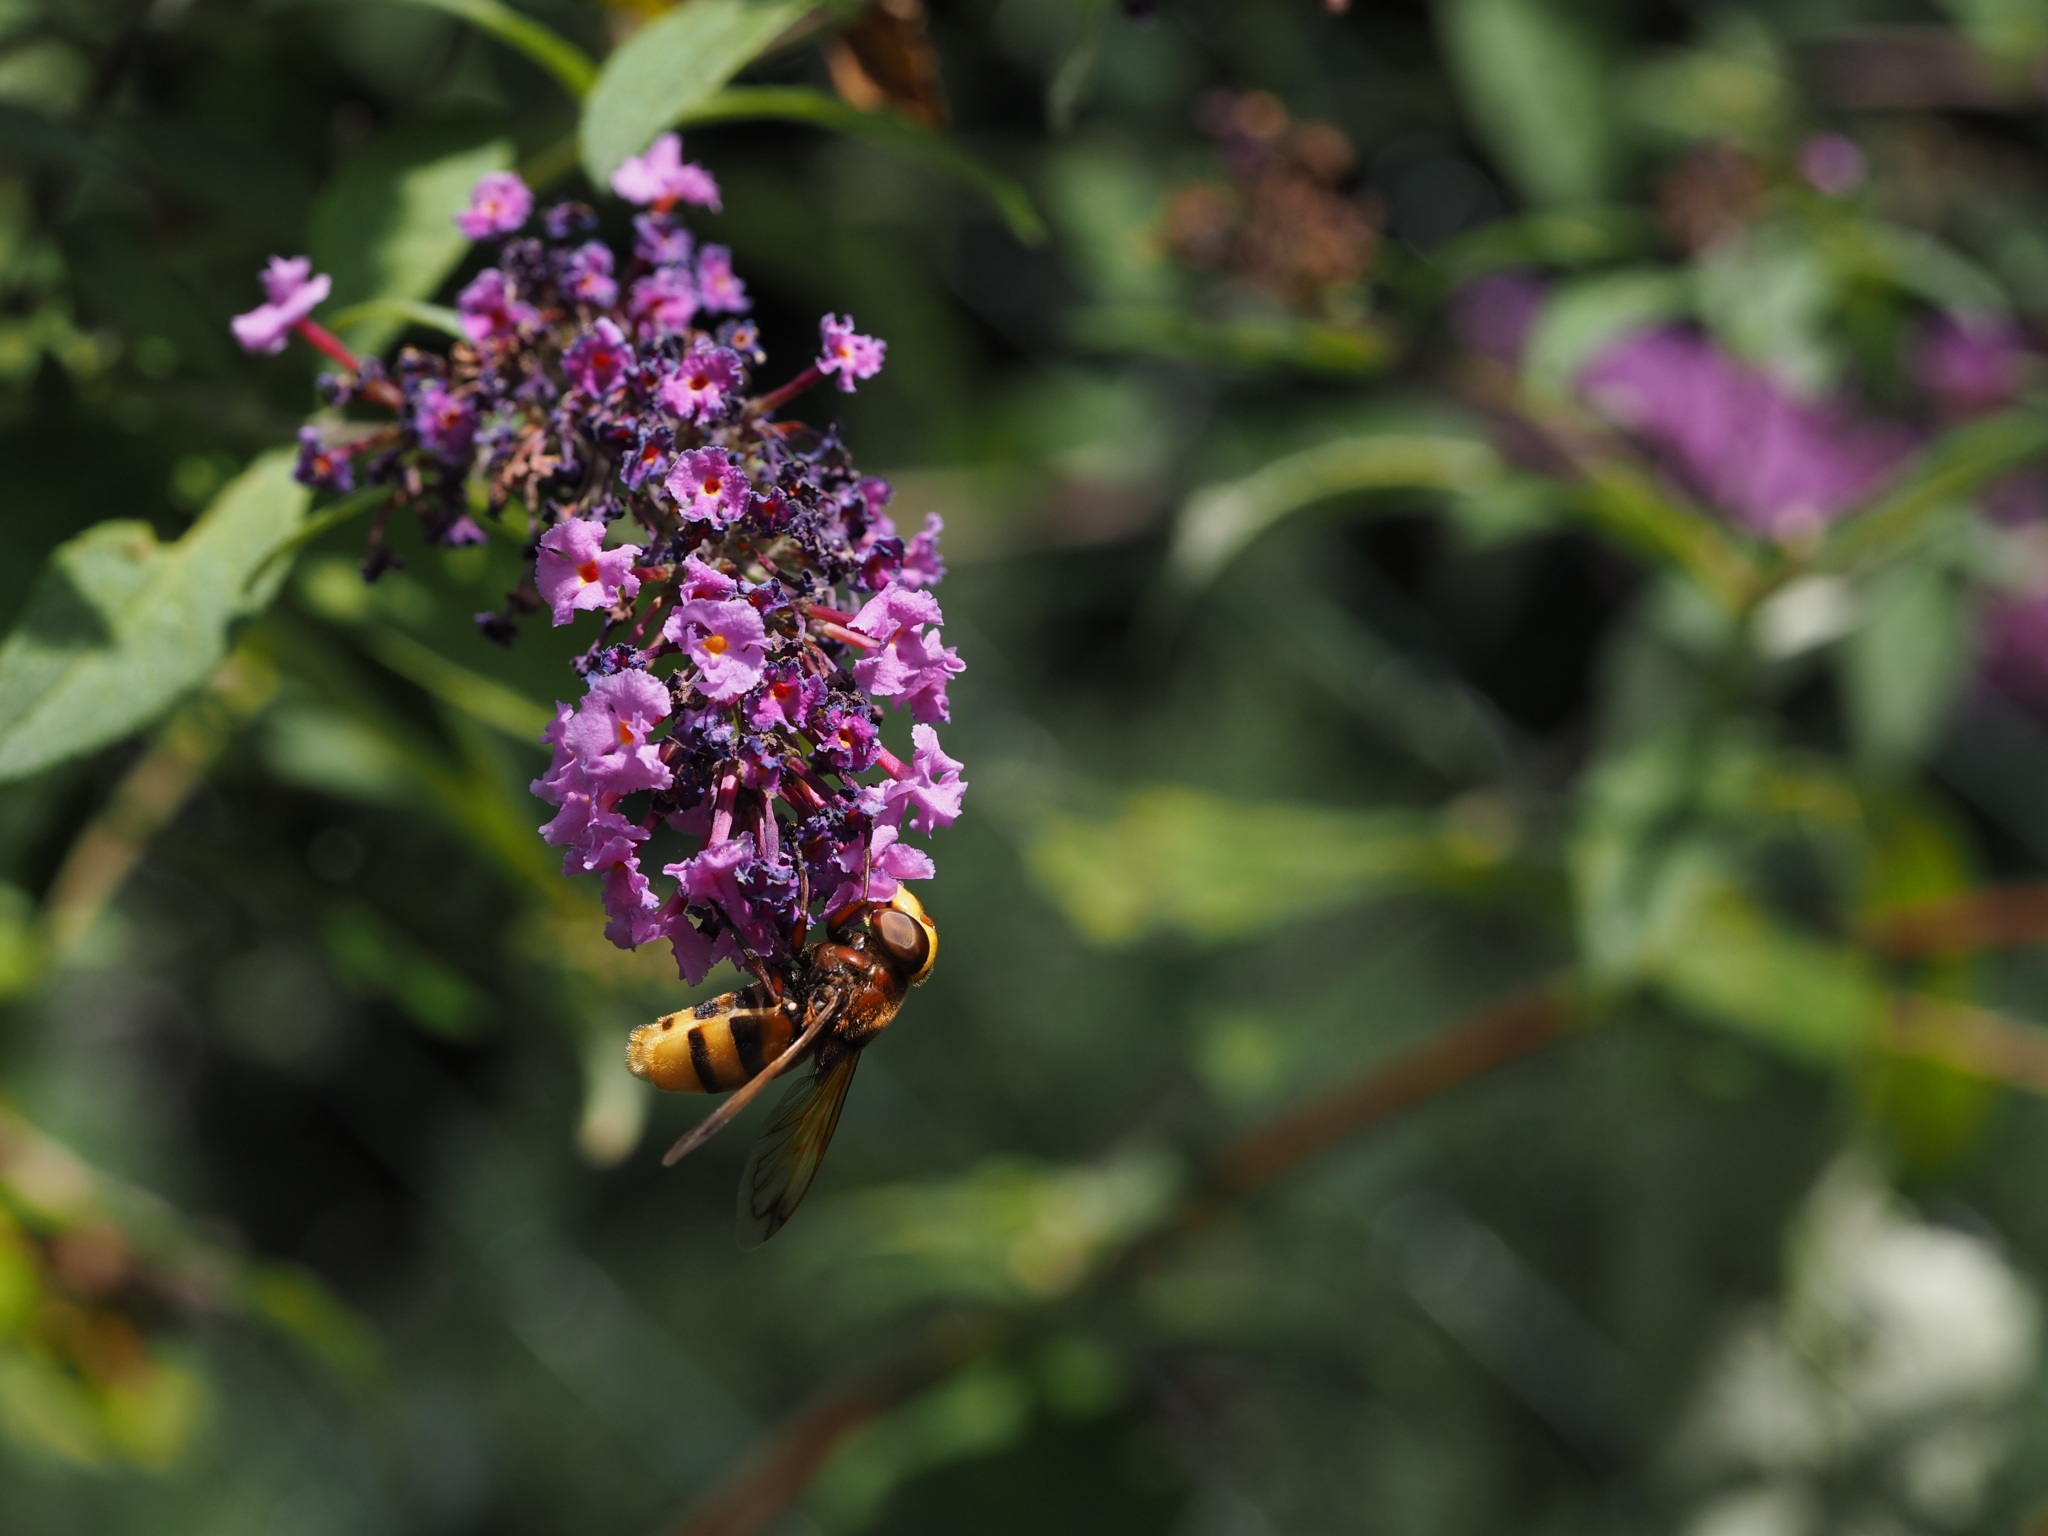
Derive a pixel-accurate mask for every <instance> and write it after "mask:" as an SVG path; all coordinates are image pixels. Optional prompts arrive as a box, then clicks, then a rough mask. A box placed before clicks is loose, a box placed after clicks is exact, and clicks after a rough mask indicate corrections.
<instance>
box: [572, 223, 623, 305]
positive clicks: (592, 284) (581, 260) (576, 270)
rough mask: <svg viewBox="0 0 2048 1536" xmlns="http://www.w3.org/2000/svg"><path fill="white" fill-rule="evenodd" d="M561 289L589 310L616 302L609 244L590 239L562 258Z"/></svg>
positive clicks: (616, 293) (617, 290)
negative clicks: (588, 307)
mask: <svg viewBox="0 0 2048 1536" xmlns="http://www.w3.org/2000/svg"><path fill="white" fill-rule="evenodd" d="M562 292H563V293H565V294H566V295H568V297H570V298H571V299H574V300H575V301H576V302H577V303H578V304H588V305H589V306H590V307H591V308H592V309H610V308H611V307H612V305H614V304H616V303H618V301H619V285H618V282H617V281H616V280H615V279H614V278H613V277H612V251H611V247H610V246H608V245H606V244H604V243H603V242H602V241H598V240H592V241H589V242H588V243H587V244H584V245H580V246H578V247H577V248H576V249H575V250H573V251H571V252H570V253H569V254H568V255H567V256H566V257H564V258H563V260H562Z"/></svg>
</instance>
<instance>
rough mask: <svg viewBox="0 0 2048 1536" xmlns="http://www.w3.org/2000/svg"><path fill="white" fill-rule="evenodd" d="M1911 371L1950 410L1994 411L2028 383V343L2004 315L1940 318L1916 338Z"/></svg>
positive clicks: (1961, 413) (1938, 316)
mask: <svg viewBox="0 0 2048 1536" xmlns="http://www.w3.org/2000/svg"><path fill="white" fill-rule="evenodd" d="M1907 367H1908V371H1909V372H1910V373H1911V374H1912V376H1913V379H1914V382H1915V383H1917V384H1919V385H1920V387H1921V388H1923V389H1925V390H1926V391H1927V392H1928V393H1929V394H1932V395H1934V396H1936V397H1938V398H1939V399H1940V401H1941V403H1942V404H1943V405H1945V406H1947V407H1948V408H1949V409H1950V410H1951V411H1954V412H1956V413H1957V414H1960V415H1977V414H1980V413H1982V412H1985V411H1995V410H1997V409H1998V408H1999V407H2000V406H2003V405H2009V404H2011V402H2012V401H2013V399H2014V398H2015V397H2017V396H2018V394H2019V392H2020V389H2021V388H2022V386H2023V385H2024V384H2025V383H2026V368H2027V345H2026V339H2025V337H2023V336H2022V335H2021V334H2020V331H2019V327H2017V326H2015V325H2014V324H2013V323H2012V322H2011V321H2010V320H2007V319H2005V318H2004V317H2003V316H1998V315H1955V314H1939V315H1936V316H1934V317H1933V318H1932V319H1931V320H1930V321H1929V322H1928V323H1927V325H1926V326H1925V328H1924V329H1922V331H1921V332H1920V334H1919V335H1918V336H1917V337H1916V338H1915V340H1914V344H1913V348H1912V351H1911V353H1910V354H1909V356H1908V358H1907Z"/></svg>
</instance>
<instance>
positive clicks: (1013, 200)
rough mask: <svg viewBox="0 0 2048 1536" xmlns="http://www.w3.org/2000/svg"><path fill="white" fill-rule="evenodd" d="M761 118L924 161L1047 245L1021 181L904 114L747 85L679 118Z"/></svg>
mask: <svg viewBox="0 0 2048 1536" xmlns="http://www.w3.org/2000/svg"><path fill="white" fill-rule="evenodd" d="M756 118H774V119H778V120H780V121H783V122H791V123H810V124H812V125H813V126H815V127H819V128H829V129H831V130H832V131H834V132H835V133H843V134H846V135H847V136H848V137H850V138H856V139H860V140H862V141H864V142H866V143H869V144H873V145H874V146H876V147H877V148H878V149H886V150H888V151H890V152H892V153H894V154H899V155H902V156H903V157H904V158H905V159H907V160H915V161H919V162H921V163H922V164H924V165H927V166H930V167H931V168H932V169H933V170H935V171H941V172H943V173H945V174H946V175H949V176H953V177H956V178H958V179H959V180H961V181H963V182H965V183H966V184H967V185H968V186H970V187H973V188H974V189H975V190H976V191H978V192H982V193H984V194H986V195H987V197H988V199H989V201H990V202H992V203H994V204H995V205H996V211H997V212H999V213H1001V214H1002V216H1003V221H1004V222H1005V223H1006V224H1008V225H1009V226H1010V233H1012V234H1013V235H1015V236H1016V237H1017V238H1018V239H1019V240H1022V241H1023V242H1024V243H1025V244H1026V245H1042V244H1044V242H1045V238H1046V230H1045V220H1044V219H1042V218H1041V217H1039V213H1038V209H1037V208H1036V207H1035V206H1033V204H1032V201H1031V194H1030V193H1028V192H1026V191H1025V190H1024V188H1023V186H1022V185H1021V184H1019V183H1018V182H1017V181H1016V179H1015V178H1013V177H1010V176H1005V175H1004V174H1003V173H1002V172H1001V171H999V170H997V169H996V168H995V167H994V166H992V165H989V164H987V163H986V162H984V161H982V160H980V159H979V158H977V157H976V156H974V155H972V154H969V153H968V152H967V151H966V150H964V149H962V148H961V147H960V145H959V144H958V143H957V142H956V141H955V140H953V139H951V138H949V137H947V136H946V135H945V134H943V133H935V132H933V131H932V130H931V129H929V128H926V127H924V126H923V125H922V124H919V123H913V122H912V121H910V119H909V118H907V117H904V116H902V115H900V114H899V113H895V112H863V111H861V110H859V109H858V108H856V107H850V106H848V105H847V104H846V103H845V102H843V101H841V100H839V99H838V98H837V97H835V96H827V95H826V94H825V93H824V92H823V91H813V90H809V89H807V88H805V87H803V86H800V85H792V86H766V85H760V86H756V85H745V86H733V87H730V88H729V89H726V90H723V91H720V92H718V93H717V94H716V95H715V96H711V97H708V98H706V99H705V100H703V101H701V102H699V103H697V105H695V106H693V107H691V108H689V109H688V110H687V111H684V112H683V113H681V114H680V115H679V116H677V118H676V119H675V122H676V124H677V126H680V127H685V128H687V127H693V126H695V125H697V124H700V123H733V122H743V121H747V120H749V119H756Z"/></svg>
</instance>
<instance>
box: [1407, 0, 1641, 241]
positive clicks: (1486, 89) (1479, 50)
mask: <svg viewBox="0 0 2048 1536" xmlns="http://www.w3.org/2000/svg"><path fill="white" fill-rule="evenodd" d="M1436 11H1437V19H1438V26H1439V29H1440V31H1441V33H1442V36H1443V42H1444V52H1445V55H1446V57H1447V60H1448V62H1449V64H1450V66H1451V73H1452V76H1453V78H1454V79H1455V81H1456V83H1457V85H1458V88H1459V94H1460V95H1462V96H1463V97H1464V99H1465V105H1466V108H1467V110H1468V111H1469V113H1470V114H1471V118H1472V122H1473V124H1474V126H1475V127H1476V128H1477V129H1478V130H1479V134H1480V137H1481V138H1482V139H1483V140H1484V141H1485V143H1486V146H1487V148H1488V149H1490V150H1491V151H1492V152H1493V155H1494V158H1495V159H1496V160H1498V161H1499V162H1500V165H1501V168H1502V169H1503V170H1505V171H1506V172H1507V173H1508V175H1509V176H1510V177H1512V178H1513V179H1514V181H1515V184H1516V186H1517V187H1518V188H1519V189H1520V190H1521V191H1522V192H1523V193H1524V194H1525V195H1526V196H1528V197H1530V198H1531V199H1533V200H1534V201H1536V202H1541V203H1590V202H1594V201H1597V200H1598V198H1599V196H1600V194H1601V193H1602V191H1604V190H1605V188H1606V186H1607V183H1608V180H1609V178H1610V176H1611V174H1612V171H1613V168H1614V159H1615V154H1614V132H1613V124H1612V123H1611V122H1610V121H1609V117H1608V113H1609V107H1608V102H1609V100H1610V99H1611V95H1612V93H1611V91H1610V90H1609V88H1608V84H1607V80H1606V75H1607V68H1606V65H1605V63H1604V61H1603V60H1602V58H1601V57H1600V53H1599V50H1598V48H1597V46H1596V44H1595V42H1594V38H1595V36H1596V34H1595V32H1594V30H1593V29H1592V28H1591V27H1589V26H1586V25H1584V24H1582V23H1581V21H1580V20H1579V18H1578V17H1577V16H1575V15H1574V13H1573V8H1572V7H1570V6H1567V5H1564V4H1561V3H1558V0H1438V4H1437V6H1436Z"/></svg>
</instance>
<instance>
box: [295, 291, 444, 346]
mask: <svg viewBox="0 0 2048 1536" xmlns="http://www.w3.org/2000/svg"><path fill="white" fill-rule="evenodd" d="M366 320H397V321H400V322H402V323H404V324H406V325H420V326H425V327H426V328H427V329H428V330H430V331H439V332H440V333H441V334H442V335H444V336H453V337H455V338H456V340H458V341H460V340H461V339H462V338H463V337H465V336H467V335H468V334H469V333H468V332H467V331H465V330H463V328H462V316H461V315H459V314H457V313H456V312H455V311H454V310H452V309H450V308H449V307H448V306H447V305H445V304H422V303H420V302H419V301H418V300H416V299H365V300H364V301H363V302H362V303H360V304H351V305H349V307H348V308H347V309H344V310H341V311H339V312H337V313H335V314H332V315H329V316H328V317H327V323H328V324H329V325H331V326H332V327H334V329H336V330H340V331H345V330H352V329H354V328H355V327H356V326H359V325H361V324H362V323H363V322H364V321H366Z"/></svg>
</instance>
